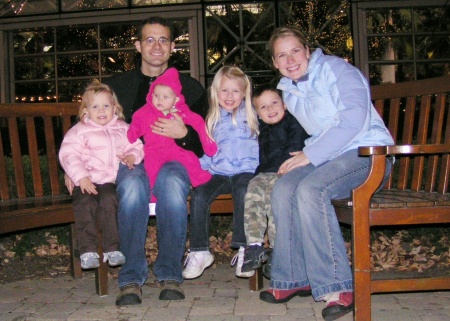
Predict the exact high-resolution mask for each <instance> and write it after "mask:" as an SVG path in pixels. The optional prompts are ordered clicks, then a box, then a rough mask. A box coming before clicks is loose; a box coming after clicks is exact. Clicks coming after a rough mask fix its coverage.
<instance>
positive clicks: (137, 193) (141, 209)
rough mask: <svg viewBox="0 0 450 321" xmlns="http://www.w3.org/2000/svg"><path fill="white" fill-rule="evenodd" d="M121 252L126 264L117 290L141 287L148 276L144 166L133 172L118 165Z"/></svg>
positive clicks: (122, 268) (148, 195) (121, 272)
mask: <svg viewBox="0 0 450 321" xmlns="http://www.w3.org/2000/svg"><path fill="white" fill-rule="evenodd" d="M116 184H117V196H118V198H119V210H118V213H117V221H118V225H119V235H120V250H121V251H122V253H123V254H124V255H125V258H126V262H125V264H123V265H122V267H121V269H120V271H119V287H122V286H125V285H127V284H131V283H137V284H140V285H143V284H144V283H145V280H147V277H148V263H147V259H146V256H145V241H146V238H147V225H148V214H149V213H148V202H149V200H150V186H149V183H148V177H147V174H146V172H145V169H144V165H143V164H139V165H135V168H134V169H129V168H128V167H127V166H125V165H122V164H120V165H119V171H118V173H117V179H116Z"/></svg>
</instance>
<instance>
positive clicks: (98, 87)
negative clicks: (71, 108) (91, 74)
mask: <svg viewBox="0 0 450 321" xmlns="http://www.w3.org/2000/svg"><path fill="white" fill-rule="evenodd" d="M98 93H109V94H111V97H112V100H113V102H114V105H115V107H116V115H117V116H118V117H119V119H121V120H124V119H125V116H124V115H123V108H122V105H120V104H119V99H117V96H116V94H115V93H114V91H113V90H112V88H111V87H109V86H108V85H106V84H104V83H102V82H100V81H99V80H98V79H94V80H93V81H92V82H91V83H90V84H89V85H88V86H87V87H86V89H85V90H84V93H83V96H82V97H81V105H80V109H79V110H78V119H79V120H80V121H81V122H84V116H85V115H86V113H85V108H87V100H88V99H89V95H91V94H92V95H96V94H98Z"/></svg>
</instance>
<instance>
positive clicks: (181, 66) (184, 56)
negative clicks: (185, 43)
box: [170, 48, 191, 71]
mask: <svg viewBox="0 0 450 321" xmlns="http://www.w3.org/2000/svg"><path fill="white" fill-rule="evenodd" d="M170 63H171V65H172V66H174V67H176V68H177V69H178V70H180V71H181V70H190V69H191V68H190V62H189V48H183V49H179V50H176V51H174V52H173V53H172V55H171V56H170Z"/></svg>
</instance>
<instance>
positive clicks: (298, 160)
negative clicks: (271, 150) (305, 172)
mask: <svg viewBox="0 0 450 321" xmlns="http://www.w3.org/2000/svg"><path fill="white" fill-rule="evenodd" d="M289 154H290V155H291V156H292V157H291V158H289V159H288V160H286V161H285V162H284V163H283V164H281V166H280V168H279V169H278V174H282V175H284V174H286V173H287V172H289V171H290V170H293V169H294V168H297V167H301V166H305V165H308V164H309V163H311V162H310V161H309V159H308V157H306V155H305V153H303V152H292V153H289Z"/></svg>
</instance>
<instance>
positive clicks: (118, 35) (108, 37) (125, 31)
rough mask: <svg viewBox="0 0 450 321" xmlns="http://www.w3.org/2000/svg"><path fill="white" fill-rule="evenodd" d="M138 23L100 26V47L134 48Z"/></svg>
mask: <svg viewBox="0 0 450 321" xmlns="http://www.w3.org/2000/svg"><path fill="white" fill-rule="evenodd" d="M135 34H136V23H133V24H131V23H122V24H107V25H102V26H100V48H102V49H110V48H134V42H135V41H136V39H135Z"/></svg>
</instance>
